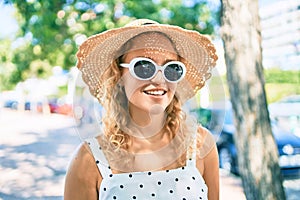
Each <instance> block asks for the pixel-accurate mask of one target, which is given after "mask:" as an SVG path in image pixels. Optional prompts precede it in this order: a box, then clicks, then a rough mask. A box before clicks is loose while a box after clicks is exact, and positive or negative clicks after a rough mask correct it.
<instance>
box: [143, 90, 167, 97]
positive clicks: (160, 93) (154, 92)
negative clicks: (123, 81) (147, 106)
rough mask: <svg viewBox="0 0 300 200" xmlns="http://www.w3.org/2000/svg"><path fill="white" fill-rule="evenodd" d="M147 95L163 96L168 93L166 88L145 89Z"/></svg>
mask: <svg viewBox="0 0 300 200" xmlns="http://www.w3.org/2000/svg"><path fill="white" fill-rule="evenodd" d="M143 92H144V93H145V94H147V95H152V96H163V95H165V94H166V93H167V91H165V90H145V91H143Z"/></svg>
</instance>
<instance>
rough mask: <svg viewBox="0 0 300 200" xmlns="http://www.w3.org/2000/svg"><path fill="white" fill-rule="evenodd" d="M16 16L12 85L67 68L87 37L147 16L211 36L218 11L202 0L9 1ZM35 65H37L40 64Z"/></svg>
mask: <svg viewBox="0 0 300 200" xmlns="http://www.w3.org/2000/svg"><path fill="white" fill-rule="evenodd" d="M6 3H11V4H13V5H14V6H15V7H16V9H17V12H18V15H19V17H18V21H19V24H20V27H21V31H20V33H19V35H18V37H23V38H26V40H25V41H26V42H25V43H23V44H19V46H18V47H17V48H15V49H14V50H13V55H12V62H13V63H14V64H15V66H16V68H15V70H13V72H12V73H11V74H10V78H9V81H10V83H12V84H15V83H17V82H19V81H21V80H24V79H26V78H28V77H30V76H37V77H44V76H45V75H47V74H49V73H50V71H49V66H62V67H63V68H64V69H69V68H70V67H72V66H74V65H75V63H76V57H75V53H76V51H77V47H78V45H80V44H81V43H82V42H83V41H84V40H85V39H86V38H87V37H88V36H90V35H93V34H95V33H99V32H102V31H105V30H107V29H111V28H115V27H120V26H123V25H124V24H126V23H128V22H129V21H131V20H132V19H134V18H149V19H152V20H156V21H158V22H161V23H170V24H175V25H179V26H182V27H185V28H188V29H194V30H197V31H199V32H201V33H204V34H213V33H214V27H215V26H216V25H218V24H219V21H218V19H219V17H218V15H219V11H218V9H217V7H215V8H216V9H211V7H209V6H210V4H209V3H207V2H206V1H202V0H191V1H184V0H174V1H169V0H143V1H137V0H101V1H92V0H66V1H61V0H53V1H43V0H27V1H23V0H7V1H6ZM38 63H39V64H38Z"/></svg>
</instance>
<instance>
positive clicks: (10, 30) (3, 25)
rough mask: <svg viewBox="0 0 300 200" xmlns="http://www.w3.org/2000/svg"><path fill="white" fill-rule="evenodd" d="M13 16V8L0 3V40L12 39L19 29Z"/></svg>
mask: <svg viewBox="0 0 300 200" xmlns="http://www.w3.org/2000/svg"><path fill="white" fill-rule="evenodd" d="M13 15H14V8H13V7H12V6H10V5H4V4H3V3H1V2H0V38H7V37H8V38H13V37H14V34H15V33H16V32H17V30H18V29H19V27H18V24H17V21H16V20H15V19H14V17H13Z"/></svg>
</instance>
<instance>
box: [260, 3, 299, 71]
mask: <svg viewBox="0 0 300 200" xmlns="http://www.w3.org/2000/svg"><path fill="white" fill-rule="evenodd" d="M259 2H260V17H261V29H262V48H263V65H264V67H265V68H270V67H278V68H280V69H283V70H300V0H260V1H259Z"/></svg>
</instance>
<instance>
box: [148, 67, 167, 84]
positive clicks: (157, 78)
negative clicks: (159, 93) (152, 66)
mask: <svg viewBox="0 0 300 200" xmlns="http://www.w3.org/2000/svg"><path fill="white" fill-rule="evenodd" d="M151 82H155V83H158V84H161V83H165V79H164V76H163V74H162V71H160V70H159V71H158V72H157V73H156V74H155V76H154V77H153V78H152V79H151Z"/></svg>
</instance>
